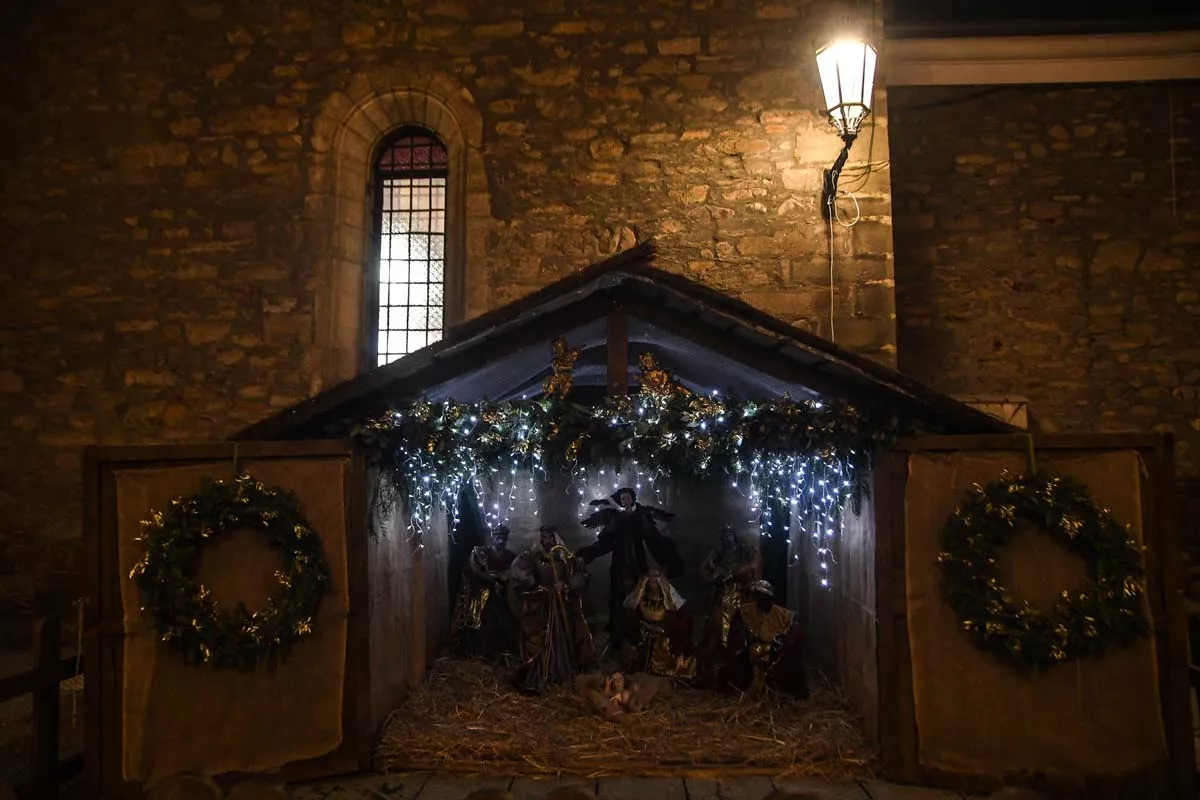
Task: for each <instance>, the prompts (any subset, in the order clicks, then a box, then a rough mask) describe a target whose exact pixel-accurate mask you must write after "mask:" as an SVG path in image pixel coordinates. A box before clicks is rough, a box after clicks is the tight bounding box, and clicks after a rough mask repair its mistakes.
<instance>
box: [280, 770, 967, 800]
mask: <svg viewBox="0 0 1200 800" xmlns="http://www.w3.org/2000/svg"><path fill="white" fill-rule="evenodd" d="M560 786H564V787H565V786H579V787H581V788H585V789H587V790H589V791H591V792H594V793H595V796H596V798H597V800H764V798H766V797H767V796H768V795H770V794H771V793H772V792H775V791H799V792H805V793H806V795H805V797H806V800H808V798H811V800H963V798H966V797H968V796H967V795H963V794H959V793H957V792H948V791H943V790H940V789H924V788H918V787H912V786H898V785H896V784H890V783H883V782H881V781H858V782H827V781H816V780H805V779H800V778H765V777H755V778H735V779H730V780H709V779H693V778H601V779H599V780H589V779H585V778H577V777H565V778H562V779H558V780H555V779H541V778H516V779H513V778H472V777H465V776H457V775H445V774H438V773H424V772H414V773H395V774H390V775H355V776H350V777H347V778H344V779H342V780H323V781H320V782H315V783H310V784H302V785H297V786H294V787H293V788H292V793H293V794H292V797H293V798H294V800H465V798H466V797H467V795H469V794H470V793H471V792H474V791H476V790H479V789H498V790H501V791H509V792H511V793H512V795H513V797H514V798H515V799H516V800H543V798H545V797H546V795H547V794H549V793H550V791H551V790H552V789H555V788H558V787H560Z"/></svg>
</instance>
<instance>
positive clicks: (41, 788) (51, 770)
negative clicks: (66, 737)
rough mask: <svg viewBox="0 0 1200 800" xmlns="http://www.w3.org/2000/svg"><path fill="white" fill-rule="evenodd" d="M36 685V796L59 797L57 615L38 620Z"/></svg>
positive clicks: (53, 799)
mask: <svg viewBox="0 0 1200 800" xmlns="http://www.w3.org/2000/svg"><path fill="white" fill-rule="evenodd" d="M34 641H35V642H36V645H37V666H36V667H35V668H34V672H35V674H36V677H37V688H36V689H34V692H33V764H32V766H33V779H34V786H35V787H36V788H35V790H34V791H35V796H36V797H37V798H38V799H39V800H57V798H58V723H59V708H58V703H59V691H60V687H59V683H60V681H61V679H62V667H61V661H62V655H61V646H62V629H61V628H60V627H59V621H58V617H57V616H53V615H50V616H45V617H42V618H41V619H39V620H38V623H37V628H36V629H35V636H34Z"/></svg>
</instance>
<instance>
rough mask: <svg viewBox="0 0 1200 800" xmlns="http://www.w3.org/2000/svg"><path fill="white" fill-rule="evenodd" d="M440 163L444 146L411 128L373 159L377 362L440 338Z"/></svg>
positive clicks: (442, 227) (445, 161)
mask: <svg viewBox="0 0 1200 800" xmlns="http://www.w3.org/2000/svg"><path fill="white" fill-rule="evenodd" d="M448 163H449V158H448V154H447V152H446V148H445V146H444V145H443V144H442V143H441V142H440V141H439V140H438V139H437V138H436V137H435V136H433V135H432V134H431V133H430V132H428V131H425V130H421V129H416V128H412V129H404V130H402V131H400V132H399V133H398V134H396V135H395V136H394V137H393V138H392V139H391V140H390V141H389V142H388V143H387V144H386V145H385V147H384V149H383V152H382V153H381V154H380V156H379V159H378V161H377V162H376V178H375V181H376V186H378V187H379V189H378V195H377V199H378V203H377V206H376V209H375V215H376V217H375V224H374V226H373V227H374V230H376V231H378V232H379V233H378V237H379V241H378V247H377V249H376V252H377V253H378V254H379V265H378V267H379V271H378V279H379V303H378V305H377V306H376V310H375V314H376V323H377V330H378V332H379V335H378V336H377V337H376V340H377V350H378V352H377V356H378V357H377V359H376V361H377V362H378V363H380V364H383V363H387V362H389V361H393V360H395V359H396V358H399V357H401V356H403V355H405V354H407V353H410V352H412V351H413V350H419V349H420V348H422V347H424V346H426V345H427V344H429V343H430V342H435V341H438V340H439V339H441V336H442V327H443V324H444V321H445V308H444V300H445V295H446V292H445V258H446V244H445V231H446V186H447V184H446V177H447V165H448Z"/></svg>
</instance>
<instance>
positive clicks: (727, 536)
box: [700, 525, 760, 656]
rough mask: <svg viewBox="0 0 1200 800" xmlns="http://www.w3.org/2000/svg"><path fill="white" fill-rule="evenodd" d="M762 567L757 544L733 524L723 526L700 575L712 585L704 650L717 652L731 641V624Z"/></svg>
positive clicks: (704, 652) (748, 596)
mask: <svg viewBox="0 0 1200 800" xmlns="http://www.w3.org/2000/svg"><path fill="white" fill-rule="evenodd" d="M759 571H760V566H759V558H758V553H757V552H756V551H755V550H754V548H752V547H750V546H749V545H747V544H745V543H743V542H742V540H741V537H739V536H738V534H737V532H736V531H735V530H734V529H733V526H732V525H726V526H725V527H724V528H722V529H721V542H720V544H719V545H718V546H717V547H716V548H715V549H713V550H712V551H711V552H710V553H709V554H708V557H707V558H706V559H705V560H704V563H703V564H701V565H700V576H701V577H702V578H703V579H704V580H705V582H707V583H708V585H709V593H708V616H707V618H706V619H705V622H704V633H703V635H702V637H701V653H702V654H705V655H707V656H712V655H715V654H717V653H719V652H720V651H721V650H723V649H724V648H725V647H726V646H727V645H728V644H729V624H730V622H732V620H733V615H734V614H735V613H736V612H737V610H738V608H739V607H740V606H741V605H742V603H743V602H745V601H747V600H749V599H750V584H752V583H754V582H755V581H756V580H758V578H759Z"/></svg>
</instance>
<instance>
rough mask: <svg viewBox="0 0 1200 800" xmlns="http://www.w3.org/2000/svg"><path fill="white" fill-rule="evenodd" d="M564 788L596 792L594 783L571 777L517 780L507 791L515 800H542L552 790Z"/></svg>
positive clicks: (585, 779)
mask: <svg viewBox="0 0 1200 800" xmlns="http://www.w3.org/2000/svg"><path fill="white" fill-rule="evenodd" d="M566 786H578V787H580V788H583V789H586V790H587V791H589V792H592V793H595V791H596V781H594V780H589V779H587V778H580V777H577V776H573V775H565V776H563V777H561V778H517V779H516V780H515V781H513V782H512V785H511V786H510V787H509V788H508V790H509V791H510V792H512V795H513V797H515V798H516V800H543V798H544V797H545V796H546V795H548V794H550V792H552V791H553V790H555V789H557V788H559V787H566Z"/></svg>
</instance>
